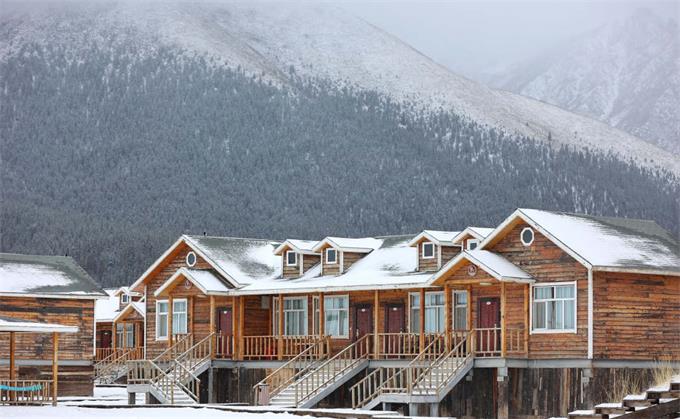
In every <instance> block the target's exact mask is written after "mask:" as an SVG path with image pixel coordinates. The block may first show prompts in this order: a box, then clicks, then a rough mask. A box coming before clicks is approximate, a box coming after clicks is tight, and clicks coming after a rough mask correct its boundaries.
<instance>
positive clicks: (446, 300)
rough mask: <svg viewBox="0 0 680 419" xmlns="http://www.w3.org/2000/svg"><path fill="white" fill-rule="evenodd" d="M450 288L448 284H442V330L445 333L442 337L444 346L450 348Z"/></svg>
mask: <svg viewBox="0 0 680 419" xmlns="http://www.w3.org/2000/svg"><path fill="white" fill-rule="evenodd" d="M451 310H452V307H451V288H449V285H448V284H446V285H444V330H445V331H446V335H445V337H444V340H445V343H446V348H447V350H448V349H451V329H452V327H451V317H452V316H451Z"/></svg>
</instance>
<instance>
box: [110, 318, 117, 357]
mask: <svg viewBox="0 0 680 419" xmlns="http://www.w3.org/2000/svg"><path fill="white" fill-rule="evenodd" d="M112 325H113V328H112V329H111V347H112V348H113V351H114V352H115V351H116V343H117V342H116V340H117V339H118V325H117V324H116V322H113V323H112Z"/></svg>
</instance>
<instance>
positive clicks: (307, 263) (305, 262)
mask: <svg viewBox="0 0 680 419" xmlns="http://www.w3.org/2000/svg"><path fill="white" fill-rule="evenodd" d="M319 262H321V256H320V255H305V257H304V258H303V259H302V272H303V273H305V272H307V271H308V270H310V269H311V268H312V267H313V266H316V265H317V264H318V263H319Z"/></svg>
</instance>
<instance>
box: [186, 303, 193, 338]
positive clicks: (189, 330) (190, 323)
mask: <svg viewBox="0 0 680 419" xmlns="http://www.w3.org/2000/svg"><path fill="white" fill-rule="evenodd" d="M187 305H188V306H189V307H187V317H188V319H187V333H194V298H193V297H191V296H189V297H187Z"/></svg>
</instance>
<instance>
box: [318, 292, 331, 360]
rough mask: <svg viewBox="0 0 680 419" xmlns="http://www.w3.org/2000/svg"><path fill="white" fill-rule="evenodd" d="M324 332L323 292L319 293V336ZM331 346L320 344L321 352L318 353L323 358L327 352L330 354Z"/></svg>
mask: <svg viewBox="0 0 680 419" xmlns="http://www.w3.org/2000/svg"><path fill="white" fill-rule="evenodd" d="M325 334H326V309H325V303H324V296H323V293H319V337H320V338H321V337H323V336H324V335H325ZM330 352H331V348H329V347H326V346H325V345H322V346H321V353H320V354H319V355H320V357H321V358H323V357H324V356H325V355H326V354H327V353H328V354H330Z"/></svg>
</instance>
